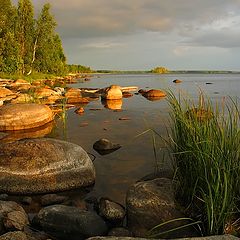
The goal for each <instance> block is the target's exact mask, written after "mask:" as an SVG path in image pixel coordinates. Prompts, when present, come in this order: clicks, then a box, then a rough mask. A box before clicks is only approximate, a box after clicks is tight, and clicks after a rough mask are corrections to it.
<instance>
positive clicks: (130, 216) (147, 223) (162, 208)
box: [126, 178, 195, 238]
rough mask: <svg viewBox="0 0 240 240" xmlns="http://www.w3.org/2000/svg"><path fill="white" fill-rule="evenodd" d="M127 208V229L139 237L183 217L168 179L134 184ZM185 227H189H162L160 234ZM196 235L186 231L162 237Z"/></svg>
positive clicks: (170, 225)
mask: <svg viewBox="0 0 240 240" xmlns="http://www.w3.org/2000/svg"><path fill="white" fill-rule="evenodd" d="M126 208H127V222H128V228H129V230H130V231H131V232H132V233H133V234H134V236H137V237H144V236H146V234H147V232H148V230H150V229H152V228H153V227H155V226H156V225H158V224H161V223H164V222H166V221H169V220H172V219H177V218H180V217H184V216H183V214H182V213H181V212H180V211H178V210H177V208H176V205H175V201H174V191H173V186H172V180H170V179H167V178H157V179H154V180H151V181H145V182H138V183H136V184H134V185H133V186H132V187H131V188H130V189H129V190H128V193H127V197H126ZM183 224H186V221H185V222H182V221H177V222H172V223H171V224H168V225H167V226H165V227H163V228H162V229H161V231H166V230H169V229H173V228H175V227H179V226H180V225H183ZM194 233H195V231H194V230H193V229H192V228H191V229H189V228H188V229H187V228H184V229H182V230H178V231H177V232H174V231H173V232H170V233H168V234H165V235H162V236H161V237H162V238H174V237H175V238H176V237H186V236H192V235H191V234H194Z"/></svg>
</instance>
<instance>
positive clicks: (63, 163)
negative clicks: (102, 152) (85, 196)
mask: <svg viewBox="0 0 240 240" xmlns="http://www.w3.org/2000/svg"><path fill="white" fill-rule="evenodd" d="M0 152H1V155H0V191H1V192H6V193H14V194H15V193H18V194H32V193H47V192H56V191H63V190H68V189H73V188H79V187H85V186H89V185H91V184H93V183H94V180H95V170H94V166H93V163H92V161H91V159H90V158H89V156H88V155H87V153H86V152H85V151H84V150H83V149H82V148H81V147H80V146H78V145H76V144H73V143H69V142H65V141H60V140H56V139H50V138H42V139H27V140H20V141H18V142H13V143H3V144H1V145H0Z"/></svg>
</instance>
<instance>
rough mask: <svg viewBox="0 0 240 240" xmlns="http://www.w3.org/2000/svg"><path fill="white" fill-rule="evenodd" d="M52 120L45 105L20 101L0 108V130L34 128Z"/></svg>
mask: <svg viewBox="0 0 240 240" xmlns="http://www.w3.org/2000/svg"><path fill="white" fill-rule="evenodd" d="M52 120H53V113H52V111H51V109H50V108H49V107H47V106H45V105H40V104H36V103H26V104H24V103H22V104H7V105H4V106H2V107H1V108H0V131H6V130H20V129H29V128H35V127H39V126H42V125H44V124H46V123H48V122H51V121H52Z"/></svg>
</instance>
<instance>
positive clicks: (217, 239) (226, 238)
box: [87, 235, 239, 240]
mask: <svg viewBox="0 0 240 240" xmlns="http://www.w3.org/2000/svg"><path fill="white" fill-rule="evenodd" d="M148 239H149V238H134V237H91V238H88V239H87V240H148ZM157 239H159V240H163V239H162V238H161V239H160V238H157ZM237 239H239V238H238V237H234V236H232V235H217V236H209V237H193V238H177V240H237ZM175 240H176V239H175Z"/></svg>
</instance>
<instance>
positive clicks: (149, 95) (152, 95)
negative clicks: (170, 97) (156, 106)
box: [142, 89, 167, 100]
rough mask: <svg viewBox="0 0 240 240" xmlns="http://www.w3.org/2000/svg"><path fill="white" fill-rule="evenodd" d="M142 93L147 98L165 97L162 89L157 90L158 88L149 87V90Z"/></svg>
mask: <svg viewBox="0 0 240 240" xmlns="http://www.w3.org/2000/svg"><path fill="white" fill-rule="evenodd" d="M142 95H143V96H144V97H145V98H147V99H150V100H151V99H154V98H157V99H160V98H163V97H166V95H167V94H166V93H165V92H163V91H162V90H159V89H151V90H149V91H146V92H143V93H142Z"/></svg>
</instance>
